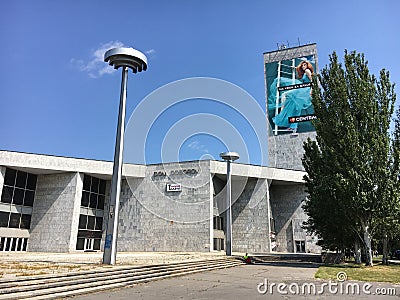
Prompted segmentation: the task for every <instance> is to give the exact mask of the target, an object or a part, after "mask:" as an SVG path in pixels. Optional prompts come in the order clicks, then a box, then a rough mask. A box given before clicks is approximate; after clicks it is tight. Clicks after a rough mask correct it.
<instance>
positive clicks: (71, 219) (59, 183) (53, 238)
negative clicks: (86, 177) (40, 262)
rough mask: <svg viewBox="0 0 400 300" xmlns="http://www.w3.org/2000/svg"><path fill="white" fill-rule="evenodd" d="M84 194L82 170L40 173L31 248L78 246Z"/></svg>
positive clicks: (52, 249) (62, 249)
mask: <svg viewBox="0 0 400 300" xmlns="http://www.w3.org/2000/svg"><path fill="white" fill-rule="evenodd" d="M81 196H82V177H81V175H80V174H79V173H62V174H52V175H39V176H38V180H37V185H36V194H35V201H34V203H33V211H32V220H31V229H30V238H29V243H28V251H33V252H70V251H74V250H75V246H76V235H77V232H78V222H79V208H80V201H81Z"/></svg>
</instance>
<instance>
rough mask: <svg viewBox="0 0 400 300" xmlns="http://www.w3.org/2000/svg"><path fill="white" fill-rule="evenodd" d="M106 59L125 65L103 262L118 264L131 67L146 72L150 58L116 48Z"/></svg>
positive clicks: (109, 51)
mask: <svg viewBox="0 0 400 300" xmlns="http://www.w3.org/2000/svg"><path fill="white" fill-rule="evenodd" d="M104 61H105V62H108V63H109V64H110V65H111V66H114V69H118V68H119V67H122V81H121V94H120V100H119V112H118V126H117V137H116V142H115V152H114V166H113V174H112V180H111V198H110V210H109V216H108V222H107V229H106V239H105V243H104V254H103V264H109V265H114V264H115V261H116V257H117V250H116V249H117V234H118V231H117V229H118V211H119V197H120V192H121V179H122V153H123V150H124V131H125V104H126V90H127V81H128V68H129V69H131V70H132V72H133V73H137V72H141V71H146V69H147V58H146V56H145V55H144V54H143V53H141V52H140V51H138V50H135V49H133V48H113V49H110V50H108V51H107V52H106V53H105V54H104Z"/></svg>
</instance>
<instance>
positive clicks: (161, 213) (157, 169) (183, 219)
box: [117, 161, 211, 252]
mask: <svg viewBox="0 0 400 300" xmlns="http://www.w3.org/2000/svg"><path fill="white" fill-rule="evenodd" d="M128 183H129V185H128V184H127V182H126V181H124V183H123V187H122V195H121V204H120V216H119V227H118V246H117V249H118V251H200V252H201V251H206V252H208V251H210V234H211V229H210V200H211V199H210V195H211V192H210V169H209V161H200V162H198V161H197V162H187V163H173V164H164V165H150V166H148V167H147V170H146V176H145V178H144V179H139V178H132V179H129V181H128ZM167 184H178V185H180V186H181V191H167V190H166V185H167Z"/></svg>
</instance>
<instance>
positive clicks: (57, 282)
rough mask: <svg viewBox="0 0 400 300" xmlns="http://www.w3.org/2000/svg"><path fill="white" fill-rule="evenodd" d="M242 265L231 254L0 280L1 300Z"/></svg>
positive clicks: (58, 295)
mask: <svg viewBox="0 0 400 300" xmlns="http://www.w3.org/2000/svg"><path fill="white" fill-rule="evenodd" d="M241 264H243V262H242V261H241V260H239V259H236V258H234V257H232V258H221V259H215V260H203V261H192V262H180V263H171V264H165V265H151V266H113V267H96V268H93V270H90V271H79V272H71V273H64V274H47V275H37V276H26V277H15V278H12V279H7V278H2V279H0V300H2V299H35V300H36V299H37V300H39V299H58V298H63V297H69V296H76V295H81V294H86V293H93V292H100V291H105V290H107V291H109V290H110V289H116V288H122V287H127V286H130V285H134V284H138V283H143V282H149V281H153V280H160V279H165V278H171V277H176V276H182V275H187V274H193V273H197V272H204V271H209V270H216V269H223V268H230V267H234V266H238V265H241Z"/></svg>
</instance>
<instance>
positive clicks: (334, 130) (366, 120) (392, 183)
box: [303, 51, 400, 249]
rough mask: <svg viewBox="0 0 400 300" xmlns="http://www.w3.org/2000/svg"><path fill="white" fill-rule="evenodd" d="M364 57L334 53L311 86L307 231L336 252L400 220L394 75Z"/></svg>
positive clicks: (306, 159) (305, 160)
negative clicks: (372, 68)
mask: <svg viewBox="0 0 400 300" xmlns="http://www.w3.org/2000/svg"><path fill="white" fill-rule="evenodd" d="M367 65H368V63H367V61H366V60H365V59H364V55H363V54H357V53H356V52H347V51H346V52H345V55H344V68H343V66H342V64H341V63H340V62H339V61H338V57H337V55H336V53H335V52H334V53H333V54H332V55H331V56H330V64H329V65H328V66H327V67H325V68H324V69H323V70H322V71H321V73H320V75H319V76H318V78H314V80H313V83H312V91H313V95H312V98H313V105H314V109H315V115H316V116H317V120H315V121H313V122H314V126H315V129H316V132H317V137H316V141H312V140H310V139H309V140H307V141H306V142H305V143H304V150H305V154H304V157H303V165H304V168H305V170H306V172H307V175H306V176H305V181H306V186H307V188H308V193H309V196H308V198H307V200H306V201H305V204H304V210H305V211H306V213H307V214H308V215H309V220H308V222H307V223H306V224H305V228H306V229H307V230H308V231H309V232H312V233H316V234H318V236H319V237H320V238H321V239H322V244H323V246H325V247H326V248H330V249H344V248H348V247H350V246H351V245H352V244H354V241H355V240H356V239H359V240H360V241H362V238H361V237H362V236H363V232H366V230H368V231H367V233H368V234H371V235H374V234H375V235H376V234H383V233H384V232H388V231H389V230H390V228H393V226H395V224H396V220H397V223H398V221H399V216H400V214H399V211H400V208H399V186H400V182H399V178H400V176H399V174H400V172H399V170H400V168H399V165H400V150H399V149H400V121H399V120H400V112H399V111H398V112H397V117H396V123H395V124H396V125H395V134H394V136H393V138H391V135H390V132H389V129H390V123H391V118H392V115H393V113H394V105H395V101H396V95H395V93H394V85H393V84H391V83H390V80H389V72H387V71H386V70H381V72H380V76H379V80H378V79H376V78H375V76H374V75H371V74H370V73H369V70H368V66H367Z"/></svg>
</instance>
